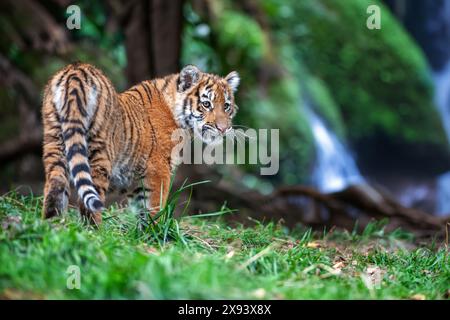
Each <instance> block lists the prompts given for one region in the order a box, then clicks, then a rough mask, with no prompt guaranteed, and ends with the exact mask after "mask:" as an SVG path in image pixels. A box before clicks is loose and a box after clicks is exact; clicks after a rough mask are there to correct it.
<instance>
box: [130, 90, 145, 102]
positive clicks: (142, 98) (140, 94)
mask: <svg viewBox="0 0 450 320" xmlns="http://www.w3.org/2000/svg"><path fill="white" fill-rule="evenodd" d="M130 91H134V92H137V94H138V95H139V97H140V98H141V101H142V102H144V97H143V96H142V93H141V92H140V91H139V90H138V89H137V88H132V89H130Z"/></svg>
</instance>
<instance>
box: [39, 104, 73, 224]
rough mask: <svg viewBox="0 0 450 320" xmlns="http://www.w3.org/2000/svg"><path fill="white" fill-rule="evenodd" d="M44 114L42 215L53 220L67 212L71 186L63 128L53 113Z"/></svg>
mask: <svg viewBox="0 0 450 320" xmlns="http://www.w3.org/2000/svg"><path fill="white" fill-rule="evenodd" d="M44 112H45V113H44V149H43V161H44V169H45V186H44V206H43V211H42V215H43V217H44V218H51V217H54V216H56V215H60V214H62V213H63V212H64V211H65V210H67V206H68V201H69V190H70V185H69V179H68V169H67V161H66V157H65V154H64V145H63V140H62V136H61V127H60V125H59V122H58V121H57V119H56V115H55V114H54V113H53V112H51V111H50V112H49V111H47V110H45V109H44Z"/></svg>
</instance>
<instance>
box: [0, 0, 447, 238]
mask: <svg viewBox="0 0 450 320" xmlns="http://www.w3.org/2000/svg"><path fill="white" fill-rule="evenodd" d="M73 4H74V5H77V6H79V8H80V10H81V28H80V29H73V30H69V29H68V28H67V27H66V20H67V18H68V17H69V16H70V14H69V13H67V12H66V9H67V7H68V6H69V5H73ZM372 4H375V5H377V6H379V8H380V10H381V11H380V14H381V20H380V22H381V24H380V27H381V28H380V29H373V30H371V29H369V28H368V27H367V24H366V23H367V19H368V18H369V17H370V16H371V13H368V12H367V8H368V7H369V6H370V5H372ZM76 60H80V61H84V62H89V63H92V64H94V65H96V66H98V67H99V68H101V69H103V70H104V72H105V73H106V74H107V75H108V76H109V77H110V78H111V80H112V81H113V83H114V84H115V86H116V87H117V89H118V90H119V91H121V90H125V89H126V88H128V87H129V86H131V85H133V84H135V83H137V82H139V81H142V80H145V79H151V78H155V77H160V76H164V75H166V74H170V73H175V72H178V71H179V69H180V67H182V66H183V65H185V64H196V65H197V66H199V67H200V68H201V69H202V70H204V71H207V72H211V73H218V74H221V75H225V74H227V73H228V72H229V71H231V70H237V71H238V72H239V73H240V75H241V80H242V81H241V86H240V88H239V90H238V93H237V104H238V105H239V107H240V111H239V113H238V116H237V118H236V121H235V123H236V124H240V125H244V126H246V127H250V128H274V129H280V171H279V173H278V174H277V175H275V176H260V175H259V166H257V165H245V166H243V165H240V166H237V165H236V166H216V167H212V168H211V167H208V168H206V167H202V166H196V167H193V166H191V167H185V168H181V170H180V171H181V172H179V173H178V175H179V176H180V175H181V176H182V177H183V178H184V177H185V176H189V177H190V179H193V180H196V179H197V180H199V179H200V180H201V179H205V178H207V179H209V180H213V182H212V184H209V185H208V186H205V188H206V189H205V190H207V191H208V192H203V191H202V189H201V188H199V189H197V190H196V192H195V193H194V199H196V200H197V202H196V203H197V204H195V202H194V207H195V208H196V210H199V211H204V210H207V209H210V208H214V207H217V206H219V207H220V206H221V205H222V204H223V203H224V202H226V203H227V205H228V206H230V207H231V208H237V209H239V210H240V211H242V212H244V211H245V212H247V215H250V216H252V217H257V218H272V217H277V218H280V217H281V218H283V219H284V220H286V221H287V223H291V224H295V223H296V222H303V223H307V224H310V225H318V226H323V225H329V226H335V225H339V226H344V227H348V228H351V227H352V226H353V225H354V222H355V220H357V219H358V220H360V221H368V220H370V219H372V218H374V217H375V218H377V219H378V218H383V217H388V218H389V219H390V221H391V224H392V227H396V226H398V225H401V226H403V225H409V226H411V228H415V229H417V230H425V229H429V230H437V229H438V228H439V226H441V225H442V221H444V219H448V214H450V0H433V1H422V0H408V1H406V0H385V1H375V0H372V1H369V0H346V1H333V0H301V1H298V0H260V1H257V0H239V1H237V0H236V1H232V0H214V1H213V0H184V1H183V0H171V1H165V0H132V1H121V0H115V1H114V0H111V1H66V0H46V1H32V0H3V1H1V2H0V192H1V193H4V192H7V191H9V190H12V189H15V188H17V187H18V186H22V187H21V189H20V190H21V192H33V193H34V194H38V195H39V194H40V193H41V192H42V185H43V179H44V176H43V168H42V163H41V158H40V154H41V148H42V145H41V140H42V132H41V131H42V128H41V124H40V114H39V112H40V99H41V94H42V89H43V87H44V85H45V83H46V81H47V80H48V79H49V77H50V76H51V75H52V74H53V73H54V72H55V71H57V70H58V69H59V68H61V67H63V66H64V65H66V64H68V63H70V62H73V61H76ZM446 217H447V218H446ZM396 219H397V220H396ZM392 221H393V222H392ZM395 221H397V222H395ZM363 224H364V223H363ZM412 226H413V227H412Z"/></svg>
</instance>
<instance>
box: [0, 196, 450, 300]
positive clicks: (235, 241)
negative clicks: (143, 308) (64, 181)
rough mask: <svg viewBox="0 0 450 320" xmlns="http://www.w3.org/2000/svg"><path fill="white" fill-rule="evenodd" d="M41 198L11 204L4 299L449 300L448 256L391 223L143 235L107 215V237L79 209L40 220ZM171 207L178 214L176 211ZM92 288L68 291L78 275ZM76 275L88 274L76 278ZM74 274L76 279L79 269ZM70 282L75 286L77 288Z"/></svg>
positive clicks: (146, 230)
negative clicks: (357, 229) (390, 227)
mask: <svg viewBox="0 0 450 320" xmlns="http://www.w3.org/2000/svg"><path fill="white" fill-rule="evenodd" d="M41 202H42V199H41V198H32V197H19V196H13V195H9V196H4V197H1V198H0V223H1V229H0V298H6V299H8V298H9V299H21V298H31V299H41V298H43V299H51V298H56V299H70V298H76V299H78V298H83V299H91V298H95V299H102V298H106V299H110V298H119V299H120V298H132V299H183V298H186V299H230V298H249V299H398V298H400V299H404V298H406V299H411V298H412V299H424V298H425V299H445V298H448V294H449V289H450V264H449V261H448V251H446V248H445V246H443V245H442V244H438V243H435V244H433V243H432V244H430V245H428V246H426V247H425V246H421V247H417V246H414V245H412V244H411V243H412V242H411V240H412V238H411V235H409V234H406V233H404V232H400V231H397V232H394V233H391V234H385V233H384V232H383V228H382V225H381V224H372V225H370V226H369V227H368V228H367V229H366V231H365V232H364V233H363V234H360V235H357V234H352V233H345V232H331V233H330V232H329V233H323V234H315V233H312V232H310V231H309V230H307V229H302V228H298V229H296V230H291V231H287V230H286V228H284V227H283V226H282V225H279V224H265V225H263V224H260V223H255V226H254V227H251V228H244V227H242V226H234V227H230V226H227V225H226V224H225V223H224V222H223V221H222V220H221V218H220V217H219V218H217V217H196V218H195V217H194V218H190V217H184V218H182V219H180V220H175V219H172V218H171V216H170V214H168V213H170V212H171V211H170V210H169V211H168V212H166V213H165V214H164V215H163V216H162V217H161V221H160V223H159V224H158V225H157V226H156V227H154V226H152V225H151V224H150V225H149V226H147V227H142V225H140V224H139V223H138V221H137V218H136V215H133V214H132V213H130V212H126V211H123V210H118V209H110V210H109V211H108V212H107V213H105V220H104V224H103V225H102V226H101V227H100V229H98V230H96V229H95V228H93V227H91V226H86V225H84V224H83V223H82V222H81V221H80V220H79V218H78V214H77V212H75V211H74V210H72V211H70V212H69V214H68V215H66V216H65V217H64V218H59V219H56V220H52V221H43V220H41V219H40V211H41ZM173 204H174V202H173V203H171V204H170V205H173ZM71 265H76V266H78V267H79V270H80V285H81V287H80V289H79V290H78V289H72V290H71V289H68V288H67V282H69V284H71V283H72V284H74V283H75V284H76V282H73V276H74V274H76V271H75V273H73V272H74V271H73V269H70V268H69V267H70V266H71ZM75 270H76V269H75ZM67 271H69V272H67ZM68 279H69V280H68Z"/></svg>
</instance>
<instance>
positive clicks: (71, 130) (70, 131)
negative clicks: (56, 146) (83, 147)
mask: <svg viewBox="0 0 450 320" xmlns="http://www.w3.org/2000/svg"><path fill="white" fill-rule="evenodd" d="M76 133H78V134H79V135H82V136H84V135H85V132H84V129H82V128H68V129H67V130H66V131H64V132H63V139H64V140H69V139H70V138H72V137H73V136H74V135H75V134H76Z"/></svg>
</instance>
